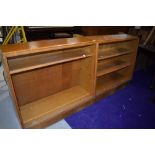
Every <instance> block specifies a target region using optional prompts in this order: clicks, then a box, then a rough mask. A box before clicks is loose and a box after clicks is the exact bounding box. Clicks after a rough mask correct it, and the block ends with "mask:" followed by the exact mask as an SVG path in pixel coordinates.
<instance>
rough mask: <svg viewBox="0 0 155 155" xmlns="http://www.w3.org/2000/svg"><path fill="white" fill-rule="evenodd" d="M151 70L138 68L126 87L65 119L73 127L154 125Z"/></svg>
mask: <svg viewBox="0 0 155 155" xmlns="http://www.w3.org/2000/svg"><path fill="white" fill-rule="evenodd" d="M152 71H153V68H152V69H151V70H147V71H146V70H141V71H137V72H136V73H135V74H134V78H133V80H132V81H131V82H130V84H129V85H128V86H127V87H125V88H124V89H121V90H119V91H117V92H116V93H115V94H113V95H111V96H109V97H107V98H105V99H103V100H100V101H99V102H97V103H95V104H93V105H91V106H89V107H87V108H85V109H84V110H82V111H80V112H78V113H76V114H73V115H71V116H70V117H68V118H66V119H65V120H66V121H67V122H68V124H69V125H70V126H71V127H72V128H74V129H120V128H121V129H141V128H142V129H143V128H144V129H147V128H151V129H152V128H153V129H154V128H155V103H153V101H152V100H153V98H155V91H152V90H150V89H149V85H150V81H151V78H152V77H151V74H152ZM154 72H155V69H154Z"/></svg>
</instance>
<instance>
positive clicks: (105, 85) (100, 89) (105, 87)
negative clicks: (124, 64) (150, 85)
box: [96, 73, 129, 96]
mask: <svg viewBox="0 0 155 155" xmlns="http://www.w3.org/2000/svg"><path fill="white" fill-rule="evenodd" d="M127 81H129V77H127V76H125V75H122V74H119V73H112V74H108V75H106V76H105V77H101V78H100V79H98V80H97V85H96V96H98V95H101V94H103V93H104V92H106V91H109V90H111V89H113V88H116V87H118V86H120V85H121V84H123V83H125V82H127Z"/></svg>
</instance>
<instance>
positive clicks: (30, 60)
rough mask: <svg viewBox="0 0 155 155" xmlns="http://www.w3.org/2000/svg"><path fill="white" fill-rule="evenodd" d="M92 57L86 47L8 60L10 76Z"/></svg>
mask: <svg viewBox="0 0 155 155" xmlns="http://www.w3.org/2000/svg"><path fill="white" fill-rule="evenodd" d="M90 56H92V55H91V54H90V51H89V48H88V47H83V48H77V49H72V50H71V49H67V50H62V51H47V52H45V53H40V54H33V55H26V56H19V57H14V58H10V59H8V64H9V68H10V74H15V73H20V72H24V71H28V70H32V69H37V68H41V67H46V66H50V65H56V64H60V63H63V62H69V61H74V60H78V59H85V58H87V57H90Z"/></svg>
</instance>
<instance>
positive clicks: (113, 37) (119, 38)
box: [86, 34, 138, 44]
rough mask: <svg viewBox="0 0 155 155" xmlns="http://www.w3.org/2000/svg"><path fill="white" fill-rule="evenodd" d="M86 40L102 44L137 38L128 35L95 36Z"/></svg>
mask: <svg viewBox="0 0 155 155" xmlns="http://www.w3.org/2000/svg"><path fill="white" fill-rule="evenodd" d="M86 38H87V39H91V40H92V41H95V42H98V43H103V44H104V43H112V42H120V41H129V40H136V39H138V37H136V36H132V35H129V34H114V35H97V36H88V37H86Z"/></svg>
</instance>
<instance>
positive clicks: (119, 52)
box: [98, 48, 132, 60]
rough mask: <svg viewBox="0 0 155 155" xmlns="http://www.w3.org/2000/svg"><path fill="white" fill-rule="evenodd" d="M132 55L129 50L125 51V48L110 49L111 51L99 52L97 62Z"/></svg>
mask: <svg viewBox="0 0 155 155" xmlns="http://www.w3.org/2000/svg"><path fill="white" fill-rule="evenodd" d="M129 53H132V52H131V50H129V49H125V48H118V49H112V50H105V51H103V52H102V51H100V52H99V56H98V60H104V59H108V58H112V57H116V56H121V55H125V54H129Z"/></svg>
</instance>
